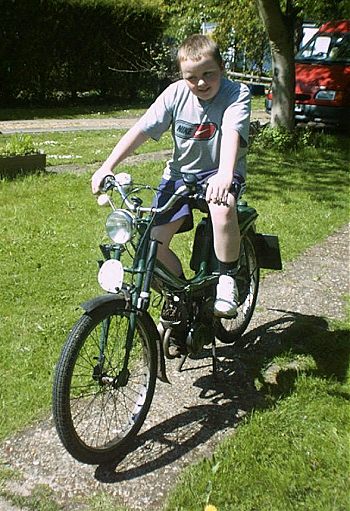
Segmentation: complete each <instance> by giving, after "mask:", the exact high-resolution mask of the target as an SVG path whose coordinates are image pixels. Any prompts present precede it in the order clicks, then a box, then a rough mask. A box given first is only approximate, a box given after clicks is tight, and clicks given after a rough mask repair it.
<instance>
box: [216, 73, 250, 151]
mask: <svg viewBox="0 0 350 511" xmlns="http://www.w3.org/2000/svg"><path fill="white" fill-rule="evenodd" d="M250 110H251V101H250V91H249V88H248V87H247V86H246V85H245V84H243V83H239V91H238V94H237V96H236V98H235V101H234V102H232V103H231V105H229V106H228V107H227V108H226V110H225V113H224V116H223V120H222V129H223V130H226V129H228V130H235V131H238V133H239V134H240V136H241V147H246V146H247V144H248V139H249V125H250Z"/></svg>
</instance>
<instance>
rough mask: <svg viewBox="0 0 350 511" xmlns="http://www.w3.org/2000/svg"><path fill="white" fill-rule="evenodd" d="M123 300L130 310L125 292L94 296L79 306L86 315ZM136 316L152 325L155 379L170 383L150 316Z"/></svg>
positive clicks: (159, 342)
mask: <svg viewBox="0 0 350 511" xmlns="http://www.w3.org/2000/svg"><path fill="white" fill-rule="evenodd" d="M121 299H123V300H125V301H126V303H127V304H128V303H129V304H130V308H131V299H130V295H129V293H128V292H127V291H123V292H120V293H118V294H112V293H111V294H106V295H100V296H95V297H94V298H92V299H91V300H87V301H86V302H83V303H82V304H81V305H80V306H81V307H82V309H84V311H85V312H87V313H88V314H89V313H91V312H93V311H95V310H97V309H99V308H100V307H102V306H103V305H105V304H106V303H112V302H118V301H119V300H121ZM138 314H146V315H147V316H148V317H149V320H150V321H149V323H150V325H152V332H151V335H152V337H153V338H154V339H155V341H156V345H157V378H158V379H159V380H161V381H162V382H164V383H170V382H169V380H168V377H167V374H166V366H165V357H164V351H163V345H162V343H161V340H160V337H159V333H158V330H157V327H156V325H155V323H154V321H153V319H152V316H151V315H150V314H149V313H148V312H147V311H140V312H138Z"/></svg>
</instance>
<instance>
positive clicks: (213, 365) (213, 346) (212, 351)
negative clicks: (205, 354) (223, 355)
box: [211, 337, 218, 379]
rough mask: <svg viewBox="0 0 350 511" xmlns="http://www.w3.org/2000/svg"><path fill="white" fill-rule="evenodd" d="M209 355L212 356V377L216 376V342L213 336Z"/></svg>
mask: <svg viewBox="0 0 350 511" xmlns="http://www.w3.org/2000/svg"><path fill="white" fill-rule="evenodd" d="M211 357H212V370H213V377H214V379H215V378H216V375H217V360H218V359H217V357H216V343H215V337H214V339H213V340H212V342H211Z"/></svg>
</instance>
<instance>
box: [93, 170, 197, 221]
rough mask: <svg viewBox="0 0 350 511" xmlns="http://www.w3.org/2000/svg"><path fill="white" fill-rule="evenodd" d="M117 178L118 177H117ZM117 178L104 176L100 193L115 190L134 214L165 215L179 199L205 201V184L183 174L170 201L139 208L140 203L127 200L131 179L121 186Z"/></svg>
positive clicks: (189, 175) (192, 175)
mask: <svg viewBox="0 0 350 511" xmlns="http://www.w3.org/2000/svg"><path fill="white" fill-rule="evenodd" d="M117 176H118V175H117ZM117 176H112V175H110V176H106V177H105V178H104V179H103V181H102V184H101V187H100V188H101V191H102V192H103V193H105V192H107V191H109V190H117V191H118V193H119V194H120V196H121V198H122V199H123V202H124V204H125V205H126V206H127V208H128V209H129V210H130V211H133V212H136V211H139V212H141V213H154V214H155V213H165V212H166V211H168V210H169V209H170V208H171V207H172V206H174V204H175V203H176V202H177V201H178V200H179V199H180V198H181V197H188V198H191V199H195V200H198V199H205V190H206V183H205V184H204V185H203V184H199V183H198V179H197V177H196V176H195V175H194V174H184V175H183V181H184V184H183V185H181V186H180V187H179V189H178V190H177V191H176V193H174V194H173V195H172V196H171V197H170V199H169V200H168V201H167V202H166V203H165V204H164V205H163V206H162V207H159V208H156V207H153V206H150V207H145V206H141V205H140V203H139V202H138V201H137V200H135V199H134V200H133V199H131V200H130V199H129V196H130V186H131V185H132V182H131V177H130V176H129V177H130V180H129V181H128V182H125V178H123V180H124V184H121V183H120V182H119V181H118V178H117Z"/></svg>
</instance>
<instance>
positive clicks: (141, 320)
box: [53, 298, 157, 464]
mask: <svg viewBox="0 0 350 511" xmlns="http://www.w3.org/2000/svg"><path fill="white" fill-rule="evenodd" d="M131 321H132V320H131V316H130V313H129V312H128V311H127V310H126V304H125V300H124V299H122V298H121V299H120V300H118V301H117V302H113V303H108V304H106V305H104V306H102V307H100V308H99V309H97V310H95V311H93V312H90V313H86V314H84V315H83V316H82V317H81V318H80V319H79V320H78V322H77V323H76V324H75V326H74V327H73V329H72V331H71V332H70V334H69V336H68V339H67V341H66V344H65V346H64V348H63V350H62V353H61V357H60V359H59V361H58V364H57V368H56V373H55V377H54V384H53V418H54V422H55V425H56V429H57V432H58V435H59V437H60V439H61V441H62V443H63V445H64V446H65V448H66V449H67V451H68V452H69V453H70V454H71V455H72V456H73V457H74V458H76V459H77V460H78V461H81V462H83V463H89V464H104V463H108V462H111V461H112V460H113V459H115V457H116V456H117V455H118V453H119V452H120V451H121V450H122V449H123V448H125V447H126V446H127V444H128V442H130V440H131V438H132V437H133V436H135V435H136V434H137V432H138V431H139V429H140V428H141V426H142V424H143V422H144V420H145V418H146V415H147V412H148V410H149V407H150V404H151V401H152V398H153V393H154V388H155V382H156V374H157V351H156V350H157V348H156V342H155V339H156V337H155V336H156V335H157V333H156V329H155V326H154V324H153V322H152V320H151V318H150V317H149V316H148V315H147V314H144V315H137V316H134V318H133V321H135V322H136V323H135V332H134V337H133V340H132V345H131V346H129V347H128V346H127V344H128V343H127V342H126V339H127V332H128V331H130V322H131Z"/></svg>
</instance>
